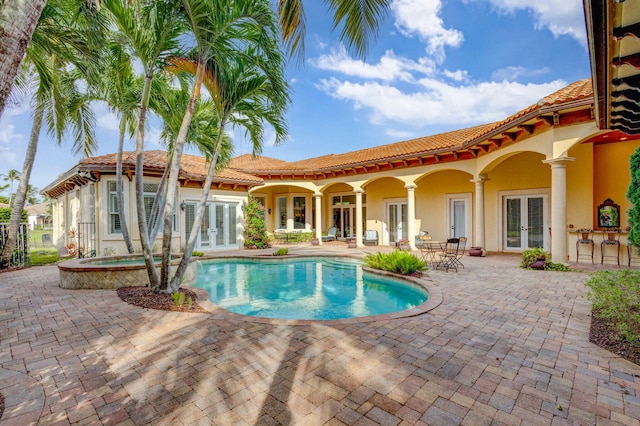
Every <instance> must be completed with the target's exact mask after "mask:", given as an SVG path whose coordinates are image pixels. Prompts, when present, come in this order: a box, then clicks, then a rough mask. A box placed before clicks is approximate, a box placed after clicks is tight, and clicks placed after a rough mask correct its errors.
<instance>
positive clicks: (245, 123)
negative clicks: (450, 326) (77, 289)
mask: <svg viewBox="0 0 640 426" xmlns="http://www.w3.org/2000/svg"><path fill="white" fill-rule="evenodd" d="M251 7H254V8H256V9H254V10H255V11H258V9H259V8H262V10H261V11H260V16H261V17H262V19H255V20H243V25H245V26H243V27H242V31H247V32H248V31H250V32H251V33H253V34H254V36H253V37H250V39H252V40H254V43H252V44H248V45H244V49H242V50H238V51H236V52H235V53H234V54H232V55H228V54H221V55H215V56H213V57H211V58H210V59H209V60H208V61H207V62H206V63H205V64H204V70H206V72H204V77H203V79H204V83H205V85H206V86H207V89H208V90H209V92H210V94H211V98H212V102H213V104H214V106H215V113H216V118H217V125H218V132H217V138H216V142H215V147H214V150H213V155H212V157H211V160H210V161H209V169H208V172H207V176H206V179H205V182H204V185H203V190H202V193H201V196H200V200H199V203H198V207H197V211H196V217H195V220H194V223H193V226H192V229H191V233H190V236H189V240H188V241H187V244H186V247H185V251H184V253H183V256H182V259H181V261H180V264H179V265H178V268H177V270H176V272H175V274H174V276H173V277H172V278H171V280H170V283H169V285H168V287H167V289H166V290H165V291H167V292H173V291H176V290H177V289H178V287H179V286H180V281H181V280H182V277H183V276H184V273H185V271H186V268H187V265H188V263H189V260H190V258H191V253H192V252H193V248H194V246H195V242H196V237H197V230H198V229H199V228H200V224H201V222H202V218H203V216H204V211H205V206H206V201H207V198H208V196H209V190H210V189H211V183H212V181H213V176H214V173H215V170H216V165H217V160H218V157H219V155H220V152H221V146H222V142H223V140H224V136H225V129H226V126H227V125H229V124H231V125H234V126H239V127H244V128H245V130H246V132H247V134H248V135H249V137H250V139H251V141H252V143H253V150H254V154H257V153H260V152H261V150H262V144H263V138H264V126H265V125H266V124H269V125H271V126H272V127H273V128H274V130H275V134H276V143H280V142H281V141H282V140H283V139H284V138H285V137H286V133H287V128H286V124H285V122H284V113H285V111H286V107H287V105H288V103H289V88H288V85H287V83H286V79H285V75H284V58H283V57H282V56H281V53H280V49H279V46H278V30H277V26H276V20H275V16H274V15H273V13H272V12H271V10H270V9H269V3H268V2H267V1H266V0H265V1H264V2H258V1H254V2H252V5H251ZM258 41H259V42H258ZM174 159H175V154H174ZM166 218H167V216H166V215H165V226H166V224H167V221H166ZM164 250H165V246H163V263H164V261H165V259H164V255H165V254H166V253H165V251H164ZM163 267H164V264H163Z"/></svg>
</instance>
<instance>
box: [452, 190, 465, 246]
mask: <svg viewBox="0 0 640 426" xmlns="http://www.w3.org/2000/svg"><path fill="white" fill-rule="evenodd" d="M450 211H451V230H450V233H449V238H460V237H466V236H467V200H461V199H451V208H450Z"/></svg>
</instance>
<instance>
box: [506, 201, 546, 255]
mask: <svg viewBox="0 0 640 426" xmlns="http://www.w3.org/2000/svg"><path fill="white" fill-rule="evenodd" d="M503 209H504V210H503V218H504V219H503V222H504V229H503V247H504V249H505V250H506V251H511V250H513V251H522V250H525V249H528V248H534V247H541V248H543V249H545V250H546V249H548V245H549V241H548V239H549V238H548V233H547V232H546V229H547V228H548V226H547V223H548V218H547V196H546V195H544V194H532V195H509V196H505V197H504V206H503Z"/></svg>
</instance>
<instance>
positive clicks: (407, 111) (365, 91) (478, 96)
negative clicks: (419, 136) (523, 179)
mask: <svg viewBox="0 0 640 426" xmlns="http://www.w3.org/2000/svg"><path fill="white" fill-rule="evenodd" d="M420 85H421V86H422V87H421V88H420V90H418V91H415V92H413V93H408V92H403V91H401V90H399V89H398V88H396V87H392V86H389V85H386V84H380V83H376V82H368V83H353V82H350V81H340V80H338V79H336V78H330V79H324V80H322V81H321V83H320V84H319V85H318V86H317V87H318V88H319V89H320V90H322V91H323V92H325V93H327V94H328V95H329V96H331V97H333V98H335V99H340V100H346V101H351V102H353V104H354V108H356V109H360V110H366V111H367V112H368V113H369V121H370V122H371V123H372V124H378V125H383V124H385V125H388V124H389V122H394V123H400V124H404V125H409V126H413V127H415V128H421V127H424V126H427V125H452V126H466V125H477V124H483V123H490V122H493V121H498V120H502V119H504V118H506V117H508V116H509V115H511V114H513V113H514V112H516V111H518V110H520V109H523V108H525V107H526V106H529V105H531V104H534V103H536V102H537V101H538V100H539V99H541V98H542V97H544V96H546V95H548V94H549V93H552V92H554V91H556V90H558V89H560V88H562V87H564V86H566V83H565V82H564V81H560V80H556V81H552V82H550V83H545V84H521V83H515V82H507V81H503V82H484V83H478V84H469V85H463V86H454V85H449V84H446V83H444V82H441V81H438V80H434V79H428V78H425V79H422V80H420Z"/></svg>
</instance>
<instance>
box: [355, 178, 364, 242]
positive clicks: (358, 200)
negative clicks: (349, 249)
mask: <svg viewBox="0 0 640 426" xmlns="http://www.w3.org/2000/svg"><path fill="white" fill-rule="evenodd" d="M354 192H355V193H356V247H364V244H363V243H362V234H364V230H363V229H362V194H363V193H364V190H363V189H362V188H357V189H356V190H355V191H354Z"/></svg>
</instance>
